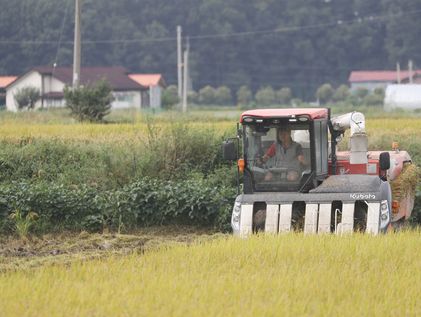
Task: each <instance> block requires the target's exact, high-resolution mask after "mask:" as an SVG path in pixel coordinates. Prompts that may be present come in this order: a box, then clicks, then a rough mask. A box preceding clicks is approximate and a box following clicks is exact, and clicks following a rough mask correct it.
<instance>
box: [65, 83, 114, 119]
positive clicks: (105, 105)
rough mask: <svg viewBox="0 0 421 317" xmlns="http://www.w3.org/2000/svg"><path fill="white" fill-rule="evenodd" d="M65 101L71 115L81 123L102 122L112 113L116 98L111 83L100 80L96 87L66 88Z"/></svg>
mask: <svg viewBox="0 0 421 317" xmlns="http://www.w3.org/2000/svg"><path fill="white" fill-rule="evenodd" d="M64 99H65V100H66V106H67V107H68V108H69V109H70V111H71V114H72V115H73V116H74V117H76V118H77V119H78V120H79V121H91V122H100V121H102V120H103V118H104V117H105V116H106V115H108V114H109V113H110V111H111V102H112V101H113V100H114V97H113V95H112V93H111V86H110V85H109V83H108V82H107V81H105V80H100V81H98V82H97V83H96V84H95V85H88V86H85V87H79V88H76V89H72V88H70V87H66V88H64Z"/></svg>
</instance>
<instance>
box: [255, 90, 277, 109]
mask: <svg viewBox="0 0 421 317" xmlns="http://www.w3.org/2000/svg"><path fill="white" fill-rule="evenodd" d="M254 99H256V102H257V104H258V105H262V106H269V105H273V104H275V103H276V96H275V91H274V90H273V88H272V87H270V86H266V87H263V88H260V89H259V90H258V91H257V92H256V95H255V96H254Z"/></svg>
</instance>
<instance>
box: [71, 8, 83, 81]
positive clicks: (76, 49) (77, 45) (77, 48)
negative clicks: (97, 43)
mask: <svg viewBox="0 0 421 317" xmlns="http://www.w3.org/2000/svg"><path fill="white" fill-rule="evenodd" d="M81 1H82V0H75V41H74V44H73V45H74V46H73V88H78V87H79V83H80V52H81V39H80V38H81V35H80V6H81Z"/></svg>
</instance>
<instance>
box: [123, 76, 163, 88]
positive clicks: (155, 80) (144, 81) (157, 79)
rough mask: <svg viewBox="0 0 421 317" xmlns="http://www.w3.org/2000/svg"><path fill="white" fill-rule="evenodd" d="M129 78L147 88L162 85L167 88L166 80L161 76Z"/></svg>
mask: <svg viewBox="0 0 421 317" xmlns="http://www.w3.org/2000/svg"><path fill="white" fill-rule="evenodd" d="M129 77H130V78H131V79H132V80H134V81H135V82H137V83H138V84H140V85H142V86H145V87H150V86H157V85H159V84H161V86H165V83H164V79H163V78H162V75H161V74H130V75H129Z"/></svg>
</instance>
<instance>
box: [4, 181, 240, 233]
mask: <svg viewBox="0 0 421 317" xmlns="http://www.w3.org/2000/svg"><path fill="white" fill-rule="evenodd" d="M0 192H1V193H2V195H1V197H0V232H3V233H7V232H10V231H12V230H13V226H14V225H15V221H16V220H15V219H11V217H10V215H11V214H12V213H16V211H18V212H19V213H20V214H22V215H23V217H22V218H23V219H24V218H25V215H27V214H29V213H36V214H37V215H38V218H37V220H35V221H34V227H33V230H34V231H35V232H37V231H38V232H47V231H57V230H89V231H102V230H103V229H104V228H107V229H110V230H119V231H120V230H122V229H126V230H130V229H134V228H137V227H143V226H150V225H162V224H196V225H203V226H213V227H217V228H219V229H222V230H224V229H227V226H229V216H230V211H231V208H232V203H233V197H234V196H235V189H234V188H233V187H227V186H215V181H214V180H212V179H203V178H199V177H197V178H192V179H188V180H183V181H181V180H177V181H175V180H173V181H171V180H158V179H150V178H144V179H141V180H138V181H136V182H133V183H131V184H128V185H126V186H124V187H122V188H121V189H115V190H101V189H98V188H94V187H92V186H87V185H80V186H64V185H62V184H54V183H45V182H41V183H29V182H13V183H9V184H2V185H0Z"/></svg>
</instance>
